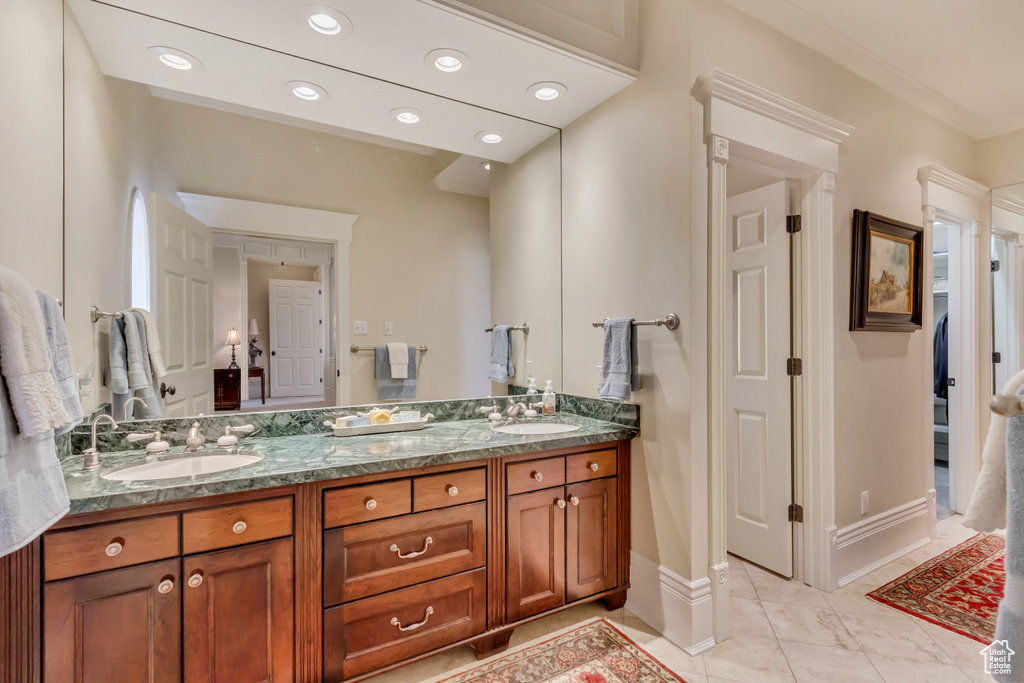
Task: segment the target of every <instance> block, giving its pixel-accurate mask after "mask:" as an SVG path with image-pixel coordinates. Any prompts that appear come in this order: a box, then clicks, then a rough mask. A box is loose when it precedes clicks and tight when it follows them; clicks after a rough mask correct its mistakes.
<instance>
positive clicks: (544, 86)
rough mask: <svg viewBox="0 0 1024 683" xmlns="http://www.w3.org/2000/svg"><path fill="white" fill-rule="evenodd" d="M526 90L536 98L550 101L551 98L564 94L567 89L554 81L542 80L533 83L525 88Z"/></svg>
mask: <svg viewBox="0 0 1024 683" xmlns="http://www.w3.org/2000/svg"><path fill="white" fill-rule="evenodd" d="M526 92H528V93H530V94H531V95H533V96H534V97H536V98H537V99H538V100H542V101H544V102H550V101H551V100H553V99H556V98H558V97H559V96H560V95H564V94H566V93H567V92H569V89H568V88H566V87H565V86H564V85H562V84H561V83H556V82H555V81H544V82H542V83H534V84H533V85H531V86H530V87H529V88H527V89H526Z"/></svg>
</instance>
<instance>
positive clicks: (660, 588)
mask: <svg viewBox="0 0 1024 683" xmlns="http://www.w3.org/2000/svg"><path fill="white" fill-rule="evenodd" d="M626 609H628V610H629V611H630V612H632V613H633V614H635V615H636V616H637V617H639V618H640V619H641V620H643V621H644V622H645V623H647V624H648V625H649V626H651V627H652V628H653V629H655V630H656V631H658V632H659V633H661V634H662V635H663V636H665V638H666V639H667V640H668V641H669V642H671V643H673V644H674V645H676V646H678V647H680V648H682V650H683V651H685V652H686V653H687V654H689V655H697V654H699V653H701V652H703V651H704V650H707V649H709V648H711V647H712V646H714V644H715V638H714V632H713V629H714V618H715V615H714V609H713V603H712V597H711V579H709V578H708V577H704V578H702V579H698V580H697V581H687V580H686V579H684V578H683V577H681V576H679V575H678V574H676V573H675V572H673V571H671V570H669V569H666V568H665V567H663V566H661V565H659V564H658V563H656V562H654V561H652V560H649V559H647V558H646V557H644V556H642V555H638V554H636V553H635V552H633V553H631V554H630V589H629V593H628V594H627V599H626Z"/></svg>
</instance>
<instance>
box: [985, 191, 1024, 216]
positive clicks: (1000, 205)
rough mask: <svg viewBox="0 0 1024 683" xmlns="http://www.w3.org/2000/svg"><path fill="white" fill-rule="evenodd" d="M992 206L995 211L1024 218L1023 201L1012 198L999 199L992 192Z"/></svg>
mask: <svg viewBox="0 0 1024 683" xmlns="http://www.w3.org/2000/svg"><path fill="white" fill-rule="evenodd" d="M992 206H993V207H994V208H996V209H1002V210H1003V211H1009V212H1010V213H1015V214H1017V215H1018V216H1024V200H1021V199H1015V198H1013V197H1000V196H999V195H998V194H996V193H995V192H993V193H992Z"/></svg>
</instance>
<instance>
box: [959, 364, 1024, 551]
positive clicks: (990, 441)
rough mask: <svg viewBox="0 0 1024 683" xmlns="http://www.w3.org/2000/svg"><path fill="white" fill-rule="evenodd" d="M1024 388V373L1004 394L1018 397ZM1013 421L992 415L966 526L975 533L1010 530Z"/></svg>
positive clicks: (1014, 380)
mask: <svg viewBox="0 0 1024 683" xmlns="http://www.w3.org/2000/svg"><path fill="white" fill-rule="evenodd" d="M1022 386H1024V371H1021V372H1018V373H1017V374H1016V375H1014V376H1013V377H1011V378H1010V381H1009V382H1007V383H1006V386H1005V387H1003V393H1005V394H1016V393H1017V392H1018V391H1019V390H1020V388H1021V387H1022ZM1008 421H1009V418H1006V417H1004V416H1002V415H997V414H996V413H992V418H991V421H990V422H989V425H988V437H987V438H986V439H985V450H984V451H983V452H982V456H981V474H979V475H978V483H977V484H976V485H975V486H974V494H973V495H972V496H971V503H970V505H968V506H967V514H966V515H965V516H964V526H966V527H967V528H969V529H974V530H975V531H985V532H988V531H994V530H995V529H1005V528H1006V427H1007V424H1008Z"/></svg>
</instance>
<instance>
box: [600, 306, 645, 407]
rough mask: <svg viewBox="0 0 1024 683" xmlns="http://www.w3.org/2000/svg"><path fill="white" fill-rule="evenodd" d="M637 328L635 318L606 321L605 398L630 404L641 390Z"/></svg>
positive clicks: (603, 377) (603, 380)
mask: <svg viewBox="0 0 1024 683" xmlns="http://www.w3.org/2000/svg"><path fill="white" fill-rule="evenodd" d="M636 347H637V343H636V325H634V324H633V318H610V319H608V320H605V321H604V358H603V359H602V361H601V398H603V399H605V400H609V401H628V400H629V397H630V394H631V392H633V391H635V390H637V389H639V388H640V371H639V359H638V358H637V348H636Z"/></svg>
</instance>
